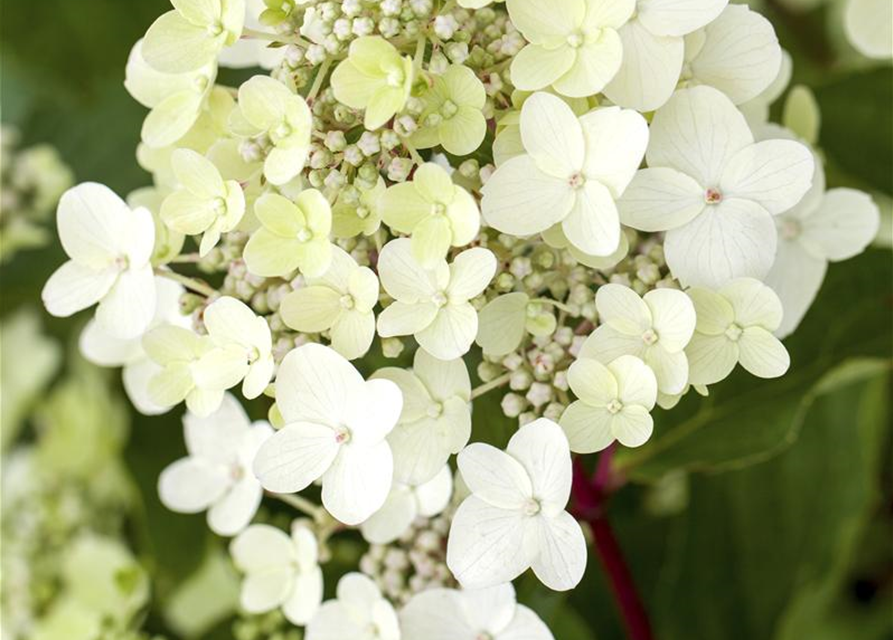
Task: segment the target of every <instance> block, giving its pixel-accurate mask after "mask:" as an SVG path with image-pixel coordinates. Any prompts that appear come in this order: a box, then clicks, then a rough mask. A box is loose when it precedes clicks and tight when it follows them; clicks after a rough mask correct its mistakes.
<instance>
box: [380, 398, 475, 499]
mask: <svg viewBox="0 0 893 640" xmlns="http://www.w3.org/2000/svg"><path fill="white" fill-rule="evenodd" d="M470 436H471V414H470V412H469V409H468V404H467V403H466V402H465V401H463V400H460V399H458V398H453V399H451V400H449V401H447V402H445V403H444V404H443V414H442V415H441V416H440V417H438V418H430V417H428V416H424V417H422V418H420V419H418V420H416V421H414V422H411V423H408V424H400V425H398V426H397V427H396V428H395V429H394V430H393V431H391V433H390V435H389V436H388V442H389V443H390V444H391V448H392V449H393V451H394V457H395V462H394V476H395V477H396V478H397V479H398V480H399V481H400V482H405V483H407V484H414V485H417V484H421V483H424V482H427V481H429V480H430V479H431V478H433V477H434V476H435V475H436V474H437V472H438V471H439V470H440V469H441V468H442V467H443V465H444V464H446V462H447V460H448V459H449V457H450V454H451V453H455V452H456V451H458V450H461V449H462V447H464V446H465V444H466V443H467V442H468V438H469V437H470Z"/></svg>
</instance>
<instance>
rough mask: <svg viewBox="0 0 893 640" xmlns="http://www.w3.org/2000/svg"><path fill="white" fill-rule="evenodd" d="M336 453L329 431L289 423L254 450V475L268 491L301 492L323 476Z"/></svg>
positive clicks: (332, 435)
mask: <svg viewBox="0 0 893 640" xmlns="http://www.w3.org/2000/svg"><path fill="white" fill-rule="evenodd" d="M277 404H278V403H277ZM338 450H339V445H338V443H337V441H336V440H335V433H334V431H332V429H330V428H329V427H325V426H322V425H318V424H312V423H309V422H294V423H290V424H287V425H285V426H284V427H283V428H282V429H280V430H279V431H277V432H276V433H274V434H273V435H272V436H270V438H269V439H268V440H267V441H266V442H264V444H263V445H262V446H261V448H260V450H258V452H257V457H255V459H254V474H255V475H256V476H257V477H258V479H259V480H260V482H261V484H262V485H263V486H264V488H265V489H267V490H268V491H274V492H276V493H293V492H295V491H301V490H302V489H305V488H306V487H308V486H309V485H310V483H311V482H313V481H314V480H316V479H317V478H319V477H321V476H322V475H323V474H324V473H325V472H326V470H327V469H328V468H329V467H330V466H331V465H332V462H333V461H334V460H335V457H336V456H337V455H338Z"/></svg>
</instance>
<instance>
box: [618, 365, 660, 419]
mask: <svg viewBox="0 0 893 640" xmlns="http://www.w3.org/2000/svg"><path fill="white" fill-rule="evenodd" d="M608 369H609V370H610V371H611V373H613V374H614V377H615V378H616V379H617V395H618V397H619V398H620V400H621V401H623V404H624V405H639V406H642V407H645V408H646V409H649V410H650V409H651V408H652V407H654V402H655V400H657V378H656V377H655V375H654V372H653V371H652V370H651V368H650V367H649V366H648V365H647V364H645V363H644V362H643V361H642V360H640V359H639V358H637V357H635V356H620V357H619V358H617V359H616V360H614V361H612V362H611V363H610V364H609V365H608Z"/></svg>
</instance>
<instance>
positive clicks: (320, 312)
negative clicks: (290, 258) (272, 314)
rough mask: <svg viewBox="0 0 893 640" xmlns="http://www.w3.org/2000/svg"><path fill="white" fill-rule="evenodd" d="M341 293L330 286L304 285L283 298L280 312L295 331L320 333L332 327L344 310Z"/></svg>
mask: <svg viewBox="0 0 893 640" xmlns="http://www.w3.org/2000/svg"><path fill="white" fill-rule="evenodd" d="M340 301H341V293H339V292H338V291H335V290H334V289H330V288H329V287H324V286H319V287H304V288H303V289H297V290H295V291H292V292H291V293H289V294H288V295H287V296H285V298H284V299H283V300H282V304H281V305H280V307H279V314H280V315H281V316H282V321H283V322H285V324H286V325H288V326H289V327H290V328H292V329H294V330H295V331H305V332H307V333H318V332H320V331H325V330H327V329H330V328H331V327H332V324H333V323H334V322H335V320H336V319H337V318H338V316H339V315H340V314H341V312H342V307H341V302H340Z"/></svg>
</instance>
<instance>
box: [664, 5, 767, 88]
mask: <svg viewBox="0 0 893 640" xmlns="http://www.w3.org/2000/svg"><path fill="white" fill-rule="evenodd" d="M781 65H782V50H781V45H779V43H778V38H777V37H776V35H775V29H774V28H773V27H772V23H770V22H769V21H768V20H766V18H764V17H763V16H761V15H760V14H759V13H756V12H755V11H751V10H750V9H749V8H748V7H747V6H746V5H742V4H733V5H729V6H728V7H726V8H725V10H723V12H722V13H721V14H720V16H719V17H718V18H717V19H716V20H714V21H713V22H711V23H710V24H709V25H707V26H706V27H705V28H704V29H702V30H700V31H696V32H694V33H692V34H690V35H689V36H687V37H686V38H685V66H684V68H683V72H682V78H681V84H682V86H683V87H686V86H697V85H708V86H711V87H713V88H714V89H719V90H720V91H722V92H723V93H724V94H726V95H727V96H728V97H729V99H730V100H731V101H732V102H734V103H735V104H742V103H744V102H747V101H748V100H752V99H753V98H756V97H757V96H758V95H760V93H762V92H763V91H764V90H765V89H766V88H767V87H769V86H770V85H771V84H772V82H773V81H774V80H775V79H776V78H777V77H778V73H779V70H780V69H781Z"/></svg>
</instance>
